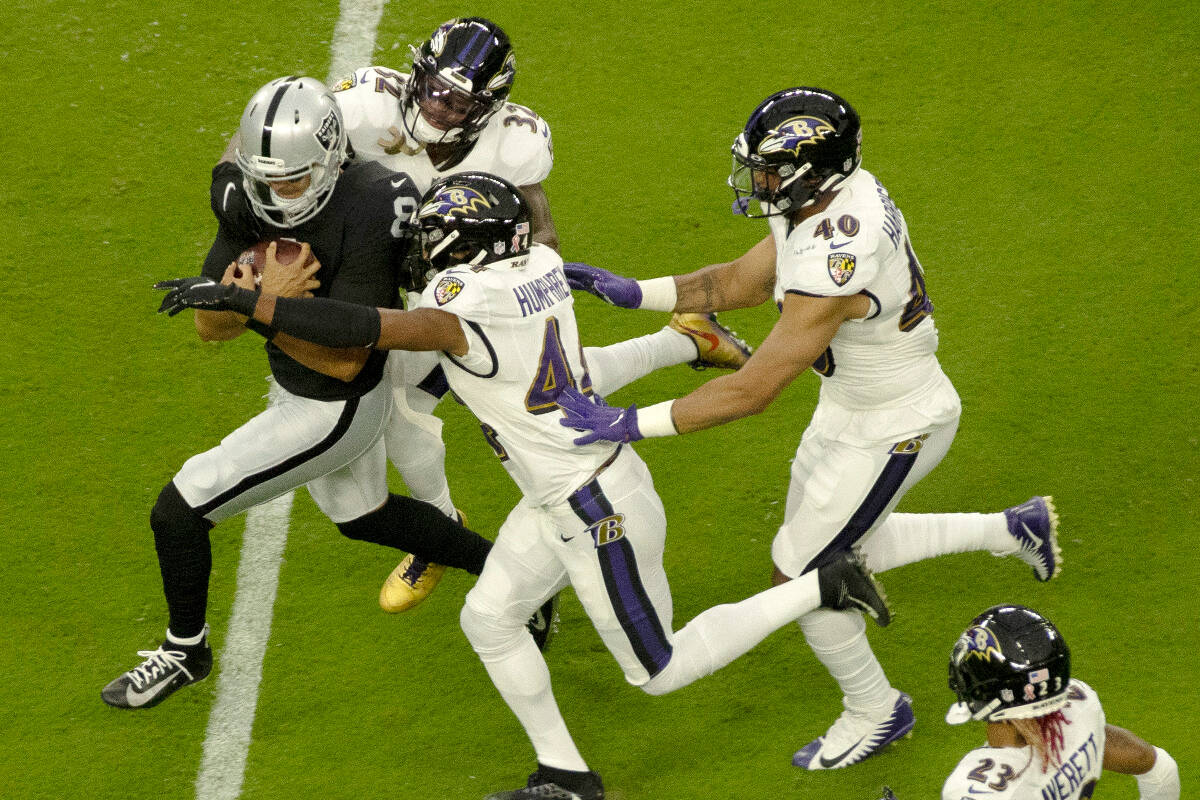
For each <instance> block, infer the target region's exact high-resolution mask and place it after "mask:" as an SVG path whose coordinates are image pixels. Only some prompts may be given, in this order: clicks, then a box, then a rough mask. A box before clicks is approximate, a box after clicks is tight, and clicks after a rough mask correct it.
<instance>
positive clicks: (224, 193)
mask: <svg viewBox="0 0 1200 800" xmlns="http://www.w3.org/2000/svg"><path fill="white" fill-rule="evenodd" d="M212 175H213V180H212V190H211V191H212V209H213V213H214V214H215V215H216V217H217V223H218V227H217V237H216V241H214V242H213V245H212V247H211V248H210V249H209V251H208V256H207V257H206V258H205V259H204V275H205V276H206V277H209V278H212V279H214V280H220V279H221V277H222V276H223V275H224V274H225V269H226V268H227V267H228V266H229V264H230V263H231V262H233V261H236V260H237V257H238V255H239V254H241V252H242V251H243V250H245V249H246V248H248V247H250V246H251V245H253V244H255V243H256V242H259V241H262V240H264V239H274V238H278V237H286V238H290V239H295V240H297V241H300V242H308V244H309V245H311V246H312V251H313V255H315V256H316V258H317V260H318V261H320V262H321V268H320V270H318V271H317V274H316V279H317V280H319V281H320V282H321V286H320V287H319V288H318V289H317V290H316V291H315V292H313V294H314V295H316V296H317V297H332V298H334V299H337V300H344V301H346V302H348V303H358V304H360V305H366V306H380V307H384V308H391V307H393V306H394V305H395V304H396V301H397V298H398V289H399V288H401V287H402V286H403V288H405V289H409V288H411V287H410V286H408V285H405V284H407V283H408V279H407V278H404V279H402V278H401V268H402V265H403V263H404V258H405V255H406V254H407V252H408V250H409V247H410V245H411V241H412V239H411V235H410V228H409V224H408V217H409V214H410V213H412V210H413V209H414V208H416V207H417V204H418V202H419V200H420V192H418V191H417V187H416V186H415V185H414V184H413V182H412V179H411V178H409V177H408V176H407V175H405V174H404V173H402V172H392V171H390V170H388V169H387V168H386V167H383V166H382V165H380V164H376V163H353V164H350V165H348V166H347V167H346V168H345V169H344V170H343V172H342V174H341V176H340V177H339V178H338V181H337V183H336V184H335V185H334V189H333V196H332V197H330V198H329V202H328V203H327V204H326V205H325V207H324V208H322V209H321V211H320V212H319V213H318V214H317V215H316V216H315V217H313V218H312V219H310V220H308V221H307V222H304V223H301V224H300V225H297V226H296V227H294V228H279V227H276V226H274V225H271V224H270V223H267V222H265V221H263V220H261V219H259V217H258V216H256V215H255V214H254V211H253V210H252V209H251V207H250V201H249V200H248V199H247V198H246V194H245V192H244V190H243V188H242V173H241V171H240V170H239V169H238V168H237V165H236V164H234V163H231V162H222V163H220V164H217V166H216V167H214V168H213V173H212ZM266 347H267V358H268V360H269V361H270V364H271V374H272V375H274V376H275V380H277V381H278V382H279V385H280V386H282V387H283V388H285V389H287V390H288V391H289V392H291V393H293V394H297V395H300V396H301V397H309V398H313V399H315V400H348V399H350V398H352V397H360V396H361V395H363V394H364V393H366V392H368V391H370V390H371V389H372V388H374V387H375V385H376V384H377V383H378V382H379V380H380V378H381V377H382V376H383V368H384V364H385V362H386V361H387V354H386V353H384V352H382V351H372V353H371V355H370V357H369V358H368V359H367V363H366V365H364V366H363V368H362V371H361V372H359V374H358V375H357V377H355V379H354V380H352V381H350V382H349V383H347V382H344V381H341V380H338V379H337V378H331V377H329V376H328V375H323V374H321V373H319V372H316V371H315V370H311V369H309V368H308V367H306V366H304V365H303V364H301V363H299V362H298V361H296V360H295V359H293V358H291V357H290V356H288V355H287V354H286V353H284V352H283V351H282V350H281V349H279V347H278V346H276V345H275V344H274V343H272V342H267V344H266Z"/></svg>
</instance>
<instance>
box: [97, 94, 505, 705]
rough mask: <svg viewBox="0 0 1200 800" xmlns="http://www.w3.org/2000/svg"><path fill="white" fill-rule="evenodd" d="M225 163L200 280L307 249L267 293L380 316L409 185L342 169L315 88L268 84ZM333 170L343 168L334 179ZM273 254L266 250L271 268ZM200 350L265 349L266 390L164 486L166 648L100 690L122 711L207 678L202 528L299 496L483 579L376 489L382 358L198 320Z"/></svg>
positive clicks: (334, 111)
mask: <svg viewBox="0 0 1200 800" xmlns="http://www.w3.org/2000/svg"><path fill="white" fill-rule="evenodd" d="M234 145H235V146H234V147H233V148H231V150H232V151H233V153H232V155H233V157H232V158H226V159H224V160H222V162H221V163H219V164H218V165H217V166H216V167H215V168H214V169H213V182H212V209H213V212H214V214H215V215H216V217H217V222H218V229H217V236H216V241H215V242H214V243H213V245H212V248H211V249H210V250H209V253H208V256H207V258H206V259H205V262H204V270H203V271H204V275H206V276H209V277H211V278H213V279H214V280H220V281H223V282H225V283H237V284H238V285H239V286H243V287H246V288H253V286H254V277H253V275H252V273H251V270H249V269H245V270H242V269H241V268H239V267H238V265H237V264H236V259H237V258H238V256H239V254H240V253H242V251H244V250H245V249H247V248H249V247H250V246H252V245H254V244H255V243H257V242H259V241H262V240H266V239H275V238H279V237H287V238H291V239H295V240H297V241H300V242H303V243H304V247H303V248H302V250H301V254H300V256H299V257H300V258H302V259H306V260H307V259H308V258H309V254H310V253H311V256H312V257H315V261H313V262H312V264H311V266H310V267H309V268H308V269H306V270H304V271H303V272H302V275H301V279H300V280H298V281H296V282H295V285H293V286H291V287H278V286H273V287H268V288H270V289H271V291H283V292H285V293H288V294H300V293H303V292H305V291H311V293H312V294H314V295H316V296H319V297H330V298H339V299H342V300H345V301H347V302H351V303H356V304H364V305H367V306H391V305H392V304H393V302H394V300H395V298H396V297H397V290H398V288H401V287H403V288H405V289H409V288H412V287H411V285H408V280H409V279H408V276H405V275H402V274H401V273H400V269H401V265H402V264H403V263H404V257H405V255H406V253H407V251H408V248H409V245H410V242H411V237H410V233H409V216H410V214H411V212H412V210H413V208H415V207H416V204H417V201H418V200H419V199H420V193H419V192H418V191H417V189H416V187H415V186H414V185H413V183H412V180H411V179H410V178H409V177H408V176H407V175H405V174H403V173H395V172H391V171H390V170H388V169H386V168H385V167H383V166H381V165H379V164H374V163H361V164H359V163H354V164H349V165H346V166H344V162H345V160H346V146H347V136H346V131H345V127H344V125H343V123H342V117H341V112H340V111H339V110H338V106H337V103H336V102H335V101H334V99H333V94H332V93H331V92H330V91H329V90H328V89H327V88H326V87H325V86H324V85H323V84H322V83H320V82H319V81H316V80H314V79H312V78H295V77H293V78H280V79H277V80H274V81H272V82H270V83H268V84H267V85H266V86H264V87H263V88H262V89H260V90H259V91H258V92H257V93H256V94H255V95H254V97H253V98H252V99H251V100H250V103H249V105H247V107H246V110H245V112H244V113H243V115H242V120H241V125H240V128H239V132H238V135H237V137H236V138H235V142H234ZM343 166H344V168H343ZM275 250H276V246H275V245H272V246H270V247H269V248H268V253H267V258H268V259H273V258H274V256H275ZM195 320H196V328H197V331H198V333H199V334H200V337H201V338H202V339H205V340H207V341H222V340H228V339H233V338H236V337H237V336H239V335H240V334H242V333H244V332H245V331H246V330H247V329H250V330H254V331H255V332H256V333H258V334H260V335H263V336H264V337H265V338H266V339H267V343H266V350H267V358H268V360H269V362H270V365H271V374H272V377H273V379H274V382H275V386H274V387H273V391H272V395H273V396H274V399H273V402H272V403H271V405H270V406H269V407H268V408H267V410H266V411H264V412H263V413H261V414H259V415H258V416H256V417H254V418H253V419H251V420H250V421H249V422H247V423H246V424H245V425H243V426H241V427H240V428H238V429H237V430H236V431H234V432H233V433H231V434H230V435H229V436H227V437H225V439H223V440H222V441H221V443H220V444H219V445H217V446H216V447H214V448H212V449H211V450H208V451H207V452H204V453H201V454H199V455H197V456H193V457H192V458H191V459H189V460H188V461H187V462H186V463H185V464H184V465H183V467H182V468H181V469H180V470H179V472H178V473H177V474H176V475H175V477H174V478H173V479H172V480H171V481H170V482H169V483H168V484H167V485H166V487H165V488H164V489H163V490H162V492H161V494H160V495H159V497H158V502H157V503H156V504H155V506H154V509H153V510H152V511H151V514H150V524H151V528H152V529H153V531H154V544H155V549H156V551H157V554H158V561H159V567H160V570H161V573H162V580H163V590H164V593H165V595H166V599H167V609H168V615H169V620H168V628H167V636H166V641H165V642H163V644H162V645H161V646H159V647H158V648H157V649H155V650H152V651H142V652H141V653H140V655H141V656H143V657H145V660H144V661H143V662H142V663H141V664H140V665H138V666H137V667H135V668H133V669H132V670H130V671H128V672H125V673H122V674H121V675H120V676H119V677H117V678H116V679H115V680H113V681H112V682H111V683H109V684H108V685H107V686H105V687H104V689H103V691H102V693H101V696H102V697H103V699H104V701H105V702H106V703H108V704H109V705H111V706H116V707H118V708H149V707H151V706H154V705H157V704H158V703H160V702H162V700H163V699H165V698H166V697H167V696H169V695H170V694H172V693H173V692H175V691H176V690H177V689H179V688H181V687H183V686H186V685H187V684H190V683H195V682H196V681H199V680H201V679H203V678H204V677H206V676H207V675H208V674H209V672H210V671H211V669H212V650H211V648H210V646H209V643H208V626H207V624H206V623H205V611H206V607H207V604H208V580H209V574H210V572H211V568H212V555H211V550H210V544H209V530H210V529H211V528H212V527H213V526H214V525H216V524H217V523H218V522H221V521H222V520H224V519H227V518H229V517H232V516H234V515H236V514H239V513H241V512H243V511H246V510H247V509H249V508H251V507H252V506H255V505H258V504H260V503H264V502H266V501H268V500H271V499H273V498H275V497H278V496H280V495H282V494H285V493H286V492H288V491H291V490H292V489H295V488H297V487H300V486H304V485H307V486H308V489H309V493H310V494H311V495H312V498H313V500H314V501H315V502H316V503H317V505H318V506H319V507H320V508H321V510H322V511H323V512H325V514H327V515H328V516H329V518H330V519H331V520H333V522H334V523H336V524H337V527H338V529H339V530H340V531H341V532H342V533H343V534H345V535H346V536H347V537H349V538H351V539H358V540H361V541H368V542H374V543H377V544H382V545H386V546H389V547H394V548H397V549H401V550H405V551H408V552H414V553H417V554H419V555H420V556H422V557H424V558H427V559H429V560H431V561H436V562H438V563H440V564H446V565H449V566H452V567H458V568H462V569H466V570H467V571H469V572H472V573H473V574H479V572H480V571H482V568H483V563H484V560H485V558H486V557H487V553H488V551H489V550H490V548H491V542H490V541H489V540H487V539H484V538H483V537H481V536H479V535H478V534H475V533H472V532H471V531H468V530H466V529H465V528H463V527H462V526H461V525H459V524H458V523H456V522H454V521H453V520H451V519H449V518H447V517H446V516H445V515H443V514H442V513H440V512H439V511H438V510H437V509H436V508H434V507H433V506H431V505H429V504H427V503H422V502H420V501H417V500H413V499H412V498H408V497H403V496H400V495H394V494H389V493H388V488H387V481H386V460H385V455H384V445H383V440H382V432H383V427H384V424H385V422H386V420H387V417H388V414H389V412H390V410H391V402H392V401H391V390H390V386H389V385H388V384H387V382H386V381H382V380H381V378H382V376H383V371H384V363H385V354H384V353H381V352H376V351H372V350H369V349H365V348H348V349H341V350H339V349H333V348H325V347H320V346H316V345H311V344H308V343H306V342H301V341H299V340H297V339H293V338H291V337H288V336H286V335H284V334H278V335H276V332H275V331H272V330H270V329H268V328H266V327H264V326H260V325H256V324H255V323H253V322H252V321H248V320H247V319H246V318H245V317H242V316H238V315H236V314H232V313H229V312H222V311H201V312H199V313H197V314H196V317H195Z"/></svg>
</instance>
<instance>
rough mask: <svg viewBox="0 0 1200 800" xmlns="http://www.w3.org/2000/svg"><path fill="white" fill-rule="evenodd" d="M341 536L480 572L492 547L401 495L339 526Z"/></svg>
mask: <svg viewBox="0 0 1200 800" xmlns="http://www.w3.org/2000/svg"><path fill="white" fill-rule="evenodd" d="M338 530H340V531H341V532H342V534H343V535H344V536H347V537H349V538H351V539H357V540H359V541H362V542H373V543H374V544H381V545H383V546H385V547H394V548H396V549H397V550H403V551H405V552H406V553H412V554H413V555H414V556H416V557H417V558H420V559H423V560H425V561H428V562H432V563H435V564H445V565H446V566H448V567H455V568H456V569H462V570H466V571H467V572H469V573H471V574H472V575H478V574H479V573H480V572H483V562H484V561H485V560H487V554H488V552H489V551H490V550H491V549H492V543H491V541H489V540H488V539H485V538H483V537H482V536H480V535H479V534H478V533H475V532H474V531H471V530H468V529H466V528H464V527H463V526H462V525H459V524H458V522H456V521H455V520H452V519H450V518H449V517H447V516H446V515H445V514H443V513H442V512H441V511H439V510H438V509H437V507H435V506H433V505H430V504H429V503H425V502H422V501H421V500H414V499H413V498H411V497H405V496H404V495H400V494H391V495H388V499H387V502H386V503H384V504H383V507H382V508H380V509H378V510H376V511H372V512H371V513H370V514H364V515H363V516H361V517H359V518H358V519H355V520H351V521H350V522H340V523H338Z"/></svg>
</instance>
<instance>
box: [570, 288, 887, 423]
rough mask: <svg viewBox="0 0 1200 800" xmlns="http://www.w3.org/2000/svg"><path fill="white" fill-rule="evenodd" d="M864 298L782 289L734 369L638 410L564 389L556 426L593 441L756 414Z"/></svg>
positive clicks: (861, 307)
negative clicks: (761, 333) (777, 311)
mask: <svg viewBox="0 0 1200 800" xmlns="http://www.w3.org/2000/svg"><path fill="white" fill-rule="evenodd" d="M869 307H870V301H869V300H868V299H867V298H866V297H864V296H862V295H850V296H848V297H811V296H807V295H799V294H788V295H787V296H786V298H785V299H784V301H783V314H782V315H781V316H780V318H779V321H778V322H777V323H775V327H774V328H772V329H771V333H770V334H769V335H768V336H767V338H766V340H765V341H764V342H763V343H762V345H761V346H760V347H759V348H758V350H756V351H755V352H754V355H752V356H751V357H750V360H749V361H747V362H746V363H745V364H744V365H743V366H742V367H741V369H739V370H738V371H737V372H734V373H731V374H729V375H723V376H721V377H719V378H715V379H713V380H711V381H708V382H707V383H705V384H703V385H701V386H699V387H698V388H697V389H696V390H695V391H693V392H692V393H691V394H688V395H686V396H684V397H681V398H679V399H678V400H669V401H667V402H665V403H658V404H657V405H653V406H650V407H648V408H646V409H643V410H641V411H640V412H639V411H638V410H637V408H636V407H631V408H628V409H624V408H611V407H608V406H599V405H596V404H594V403H591V402H590V401H589V402H587V403H583V402H581V397H582V396H580V397H575V396H573V395H571V394H570V393H569V392H568V393H564V395H565V400H564V399H563V398H562V397H560V399H559V404H560V405H561V406H562V407H563V410H564V411H565V412H566V417H565V419H563V421H562V424H563V425H565V426H567V427H570V428H576V429H578V430H582V431H585V435H584V436H582V437H580V438H578V439H576V440H575V442H576V443H577V444H587V443H589V442H594V441H598V440H607V441H626V442H628V441H636V440H638V439H642V438H645V437H647V436H670V435H672V434H676V433H690V432H692V431H698V430H703V429H705V428H711V427H714V426H716V425H722V424H724V423H727V422H732V421H733V420H736V419H741V418H743V417H749V416H752V415H754V414H758V413H761V412H762V411H764V410H765V409H766V408H767V406H769V405H770V404H771V402H772V401H774V400H775V398H776V397H778V396H779V394H780V393H781V392H782V391H783V390H784V388H786V387H787V386H788V384H790V383H791V382H792V381H793V380H795V379H796V376H797V375H799V374H800V373H802V372H804V370H806V369H808V367H810V366H811V365H812V364H813V362H814V361H816V360H817V358H818V357H820V356H821V354H822V353H824V352H825V349H826V348H827V347H829V342H830V341H831V340H832V339H833V336H834V334H836V333H837V330H838V327H839V326H840V325H841V324H842V322H844V321H845V320H847V319H852V318H857V317H862V316H865V315H866V314H867V313H868V311H869Z"/></svg>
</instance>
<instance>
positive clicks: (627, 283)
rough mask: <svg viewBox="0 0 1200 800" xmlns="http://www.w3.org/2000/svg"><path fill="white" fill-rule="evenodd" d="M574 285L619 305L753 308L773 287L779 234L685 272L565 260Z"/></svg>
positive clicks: (684, 309)
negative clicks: (644, 276)
mask: <svg viewBox="0 0 1200 800" xmlns="http://www.w3.org/2000/svg"><path fill="white" fill-rule="evenodd" d="M563 271H564V272H565V273H566V275H567V282H568V283H570V285H571V288H572V289H579V290H581V291H585V292H590V293H592V294H594V295H596V296H597V297H599V298H600V299H601V300H603V301H604V302H606V303H610V304H612V305H614V306H620V307H621V308H644V309H648V310H651V311H680V312H706V311H727V310H729V309H731V308H750V307H752V306H757V305H761V304H762V303H765V302H766V301H768V300H770V299H771V297H772V296H773V294H774V292H775V237H774V236H772V235H770V234H768V235H767V237H766V238H765V239H763V240H762V241H760V242H759V243H758V244H756V245H754V247H751V248H750V249H749V250H747V251H746V252H745V253H744V254H743V255H741V256H740V257H738V258H736V259H734V260H733V261H727V262H725V263H723V264H711V265H709V266H707V267H704V268H702V269H698V270H696V271H695V272H689V273H686V274H684V275H669V276H667V277H664V278H650V279H649V280H644V281H639V280H634V279H632V278H626V277H623V276H621V275H617V274H615V273H612V272H609V271H608V270H605V269H600V268H599V267H593V266H591V265H590V264H583V263H580V262H567V263H566V264H564V265H563Z"/></svg>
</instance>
